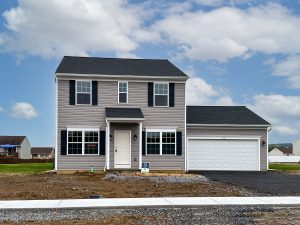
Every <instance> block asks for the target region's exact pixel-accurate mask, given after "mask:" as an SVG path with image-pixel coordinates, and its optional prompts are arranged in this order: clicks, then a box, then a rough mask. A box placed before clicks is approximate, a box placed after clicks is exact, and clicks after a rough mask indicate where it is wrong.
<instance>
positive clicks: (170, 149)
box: [162, 132, 176, 155]
mask: <svg viewBox="0 0 300 225" xmlns="http://www.w3.org/2000/svg"><path fill="white" fill-rule="evenodd" d="M175 146H176V141H175V132H162V154H169V155H175Z"/></svg>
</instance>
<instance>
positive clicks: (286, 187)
mask: <svg viewBox="0 0 300 225" xmlns="http://www.w3.org/2000/svg"><path fill="white" fill-rule="evenodd" d="M200 174H202V175H205V176H206V177H208V178H209V179H211V180H215V181H220V182H224V183H230V184H234V185H238V186H241V187H244V188H249V189H253V190H255V191H258V192H261V193H266V194H270V195H285V196H288V195H297V196H298V195H300V175H293V174H288V173H283V172H275V171H268V172H225V171H224V172H223V171H222V172H221V171H220V172H219V171H217V172H215V171H206V172H200Z"/></svg>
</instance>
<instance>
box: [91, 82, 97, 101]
mask: <svg viewBox="0 0 300 225" xmlns="http://www.w3.org/2000/svg"><path fill="white" fill-rule="evenodd" d="M92 105H98V81H92Z"/></svg>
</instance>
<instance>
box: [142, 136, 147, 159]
mask: <svg viewBox="0 0 300 225" xmlns="http://www.w3.org/2000/svg"><path fill="white" fill-rule="evenodd" d="M142 155H146V131H142Z"/></svg>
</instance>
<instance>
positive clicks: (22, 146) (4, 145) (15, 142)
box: [0, 136, 31, 159]
mask: <svg viewBox="0 0 300 225" xmlns="http://www.w3.org/2000/svg"><path fill="white" fill-rule="evenodd" d="M30 150H31V145H30V143H29V141H28V138H27V137H26V136H0V157H18V158H20V159H31V151H30Z"/></svg>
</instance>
